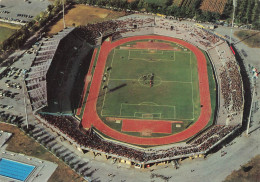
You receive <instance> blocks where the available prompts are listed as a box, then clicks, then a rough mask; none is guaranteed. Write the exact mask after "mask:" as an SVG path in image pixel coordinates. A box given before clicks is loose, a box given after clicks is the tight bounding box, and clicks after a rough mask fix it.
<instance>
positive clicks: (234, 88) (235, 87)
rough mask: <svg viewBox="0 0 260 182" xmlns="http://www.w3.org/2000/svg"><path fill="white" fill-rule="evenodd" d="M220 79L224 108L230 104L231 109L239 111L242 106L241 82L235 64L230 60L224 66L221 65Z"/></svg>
mask: <svg viewBox="0 0 260 182" xmlns="http://www.w3.org/2000/svg"><path fill="white" fill-rule="evenodd" d="M227 70H228V71H227ZM220 79H221V92H222V94H223V97H224V106H225V108H228V107H229V106H231V108H229V109H230V110H231V111H241V109H242V106H243V97H242V96H243V93H242V83H241V78H240V74H239V70H238V68H237V66H236V64H233V63H232V62H231V61H229V62H227V63H226V67H222V71H221V73H220Z"/></svg>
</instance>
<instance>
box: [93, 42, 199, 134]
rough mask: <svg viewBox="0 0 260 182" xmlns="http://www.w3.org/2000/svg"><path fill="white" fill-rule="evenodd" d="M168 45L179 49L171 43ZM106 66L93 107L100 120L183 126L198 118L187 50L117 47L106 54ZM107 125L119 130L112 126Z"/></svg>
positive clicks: (195, 81) (195, 76) (195, 82)
mask: <svg viewBox="0 0 260 182" xmlns="http://www.w3.org/2000/svg"><path fill="white" fill-rule="evenodd" d="M146 41H148V40H146ZM136 42H137V41H135V42H130V43H127V44H125V45H121V46H129V45H133V44H135V43H136ZM158 42H162V41H158ZM166 43H168V44H169V42H166ZM170 44H171V45H172V47H177V48H179V47H178V45H176V44H174V43H170ZM106 67H107V68H109V69H108V71H105V73H104V74H106V79H105V80H104V82H103V84H102V86H101V90H100V97H99V99H98V104H97V111H98V113H99V115H100V117H101V118H103V119H105V118H106V117H116V118H120V117H122V118H135V119H138V118H139V119H140V118H143V119H161V120H176V121H184V122H185V124H184V125H185V126H187V125H189V124H191V123H193V122H195V121H196V120H197V119H198V116H199V114H200V98H199V85H198V73H197V60H196V58H195V55H194V54H193V53H192V52H190V51H189V50H186V51H185V50H184V49H180V50H179V51H173V50H149V49H120V47H117V48H115V49H113V50H112V51H111V52H110V54H109V56H108V59H107V62H106ZM151 74H153V75H154V77H153V85H152V86H150V78H151ZM145 76H146V78H145ZM109 125H111V127H113V128H114V127H115V129H118V130H119V129H120V126H118V127H116V124H111V123H110V124H109ZM112 125H113V126H112ZM183 129H184V128H183ZM175 131H176V130H175Z"/></svg>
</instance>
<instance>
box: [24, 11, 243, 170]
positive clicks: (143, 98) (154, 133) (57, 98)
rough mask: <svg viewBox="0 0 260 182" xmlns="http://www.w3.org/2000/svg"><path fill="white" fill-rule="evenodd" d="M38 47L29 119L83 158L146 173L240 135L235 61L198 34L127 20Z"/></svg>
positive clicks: (162, 22) (155, 21) (185, 27)
mask: <svg viewBox="0 0 260 182" xmlns="http://www.w3.org/2000/svg"><path fill="white" fill-rule="evenodd" d="M39 44H40V47H39V49H38V51H37V55H36V57H35V58H34V61H33V63H32V65H31V68H30V70H29V72H28V73H27V75H26V79H25V84H26V88H27V93H28V97H29V98H30V102H31V103H30V104H31V108H32V110H33V113H34V116H35V117H36V118H37V119H38V120H39V121H40V122H42V123H43V124H44V125H46V126H47V127H49V128H50V129H52V131H54V132H56V133H58V134H59V135H60V136H62V137H63V138H64V139H66V140H67V141H68V142H70V143H71V144H72V145H74V146H75V147H76V148H77V149H78V150H80V151H82V152H83V153H86V152H93V153H94V155H97V154H100V155H104V156H105V157H106V158H113V159H116V160H120V161H121V162H122V161H123V162H124V163H127V164H130V165H137V166H139V167H143V168H144V167H147V166H148V165H149V166H151V165H154V164H159V163H161V162H172V161H174V160H176V159H184V158H188V157H190V158H194V157H198V156H199V157H201V156H204V155H206V154H208V153H209V152H211V151H212V150H213V149H214V148H216V147H217V146H219V145H221V143H223V142H225V141H226V140H228V139H229V138H230V137H232V136H233V135H234V133H236V132H237V131H238V130H239V129H240V128H241V126H242V118H243V110H244V88H243V82H242V77H241V74H240V68H239V65H238V63H237V61H236V58H235V56H234V52H232V51H233V50H232V49H230V47H229V45H228V43H227V42H226V41H225V39H224V38H223V37H222V36H221V35H218V34H214V33H213V32H210V31H207V30H206V29H203V28H202V27H201V26H196V25H193V24H188V23H182V22H181V21H177V20H175V19H173V18H171V17H167V18H165V17H160V16H154V15H140V14H138V15H135V14H132V15H128V16H124V17H121V18H119V19H116V20H113V21H106V22H102V23H97V24H89V25H86V26H81V27H76V28H74V27H73V28H66V29H64V30H63V31H61V32H59V33H58V34H56V35H54V36H53V37H49V38H43V39H42V40H41V41H40V43H39Z"/></svg>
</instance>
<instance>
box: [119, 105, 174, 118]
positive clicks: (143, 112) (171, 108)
mask: <svg viewBox="0 0 260 182" xmlns="http://www.w3.org/2000/svg"><path fill="white" fill-rule="evenodd" d="M124 105H125V106H126V107H128V106H136V107H139V106H147V107H159V108H160V107H161V108H163V107H165V108H168V109H170V110H169V111H171V110H173V117H170V118H167V119H175V118H176V109H175V108H176V107H175V106H171V105H158V104H156V103H153V102H142V103H139V104H126V103H121V106H120V116H121V117H124V116H122V109H123V107H124ZM147 107H146V108H147ZM139 111H140V110H139ZM135 113H142V114H153V112H151V113H150V112H146V111H141V112H134V113H133V115H131V117H135ZM154 114H159V113H154ZM162 114H163V113H161V112H160V118H161V115H162ZM128 117H129V116H128ZM161 119H162V118H161ZM163 119H165V118H163Z"/></svg>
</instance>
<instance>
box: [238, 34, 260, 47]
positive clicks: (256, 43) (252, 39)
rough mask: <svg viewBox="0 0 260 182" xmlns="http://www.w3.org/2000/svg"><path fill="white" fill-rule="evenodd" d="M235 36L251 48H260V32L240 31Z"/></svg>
mask: <svg viewBox="0 0 260 182" xmlns="http://www.w3.org/2000/svg"><path fill="white" fill-rule="evenodd" d="M234 34H235V36H236V37H237V38H239V40H240V41H242V42H243V43H245V44H246V45H248V46H249V47H251V48H260V31H250V30H239V31H236V32H235V33H234Z"/></svg>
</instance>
